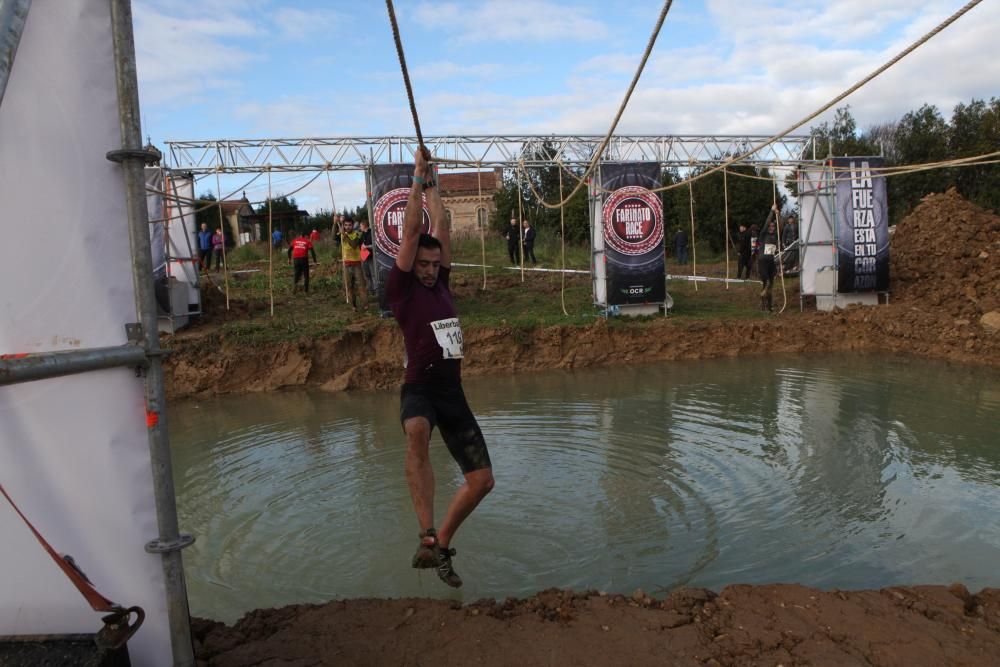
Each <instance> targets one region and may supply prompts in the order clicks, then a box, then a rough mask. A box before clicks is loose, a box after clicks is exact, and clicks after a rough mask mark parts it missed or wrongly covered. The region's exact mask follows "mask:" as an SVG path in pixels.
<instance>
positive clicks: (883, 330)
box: [166, 303, 1000, 399]
mask: <svg viewBox="0 0 1000 667" xmlns="http://www.w3.org/2000/svg"><path fill="white" fill-rule="evenodd" d="M465 333H466V341H467V347H466V349H467V350H469V352H468V356H467V357H466V359H465V362H464V364H463V373H464V374H465V375H466V376H471V375H482V374H488V373H514V372H518V373H521V372H525V371H536V370H547V369H558V368H584V367H589V366H601V365H607V364H618V363H622V362H625V363H638V362H647V361H669V360H676V359H710V358H715V357H727V356H729V357H733V356H742V355H750V354H766V353H780V352H792V353H807V352H830V351H845V350H853V351H873V350H883V351H888V352H905V353H912V354H917V355H921V356H927V357H934V358H941V359H947V360H952V361H959V362H969V363H978V364H988V365H992V366H998V367H1000V333H998V332H997V331H995V330H992V329H989V328H988V327H986V326H984V325H982V324H980V323H979V322H978V321H974V320H969V319H965V320H962V319H956V318H954V317H952V316H951V315H950V314H948V313H946V312H943V311H940V310H934V309H923V308H920V307H917V306H915V305H911V304H907V303H900V304H892V305H890V306H887V307H880V308H867V309H861V308H851V309H848V310H845V311H841V312H837V313H832V314H828V313H810V312H806V313H798V312H795V313H792V314H788V313H786V314H785V315H782V316H780V317H775V318H773V319H770V320H754V321H746V320H733V321H713V322H707V321H706V322H686V323H682V324H678V323H674V322H671V321H670V320H657V321H649V322H642V323H627V324H618V323H614V324H612V325H610V326H609V325H608V324H606V323H605V322H604V321H603V320H600V321H597V322H595V323H594V324H593V325H592V326H589V327H570V326H555V327H546V328H539V329H535V330H524V329H518V328H514V327H503V326H501V327H474V328H469V329H467V330H466V332H465ZM170 347H171V348H172V349H173V350H174V354H172V355H171V356H170V357H169V358H168V360H167V363H166V378H167V388H168V389H167V391H168V397H169V398H172V399H178V398H185V397H195V396H197V397H202V396H211V395H218V394H228V393H239V392H255V391H273V390H276V389H282V388H286V387H300V386H314V387H320V388H322V389H324V390H328V391H340V390H345V389H375V388H380V387H388V386H393V385H396V384H398V383H399V381H400V378H401V375H402V373H401V368H402V353H401V352H400V350H401V349H402V339H401V337H400V335H399V333H398V331H397V329H396V328H395V326H391V323H374V322H373V323H368V324H367V325H364V326H361V327H358V329H357V330H354V331H348V332H347V333H344V334H342V335H340V336H337V337H335V338H329V339H320V340H302V341H298V342H295V343H289V342H282V343H273V344H267V345H260V346H256V347H245V346H241V345H233V344H229V343H227V342H225V341H219V340H218V339H217V338H216V337H214V336H211V337H199V338H178V339H175V340H174V341H171V343H170Z"/></svg>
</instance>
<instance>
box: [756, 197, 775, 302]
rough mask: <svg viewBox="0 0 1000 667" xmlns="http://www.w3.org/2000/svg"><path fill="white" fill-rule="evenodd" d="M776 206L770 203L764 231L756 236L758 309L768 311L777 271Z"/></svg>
mask: <svg viewBox="0 0 1000 667" xmlns="http://www.w3.org/2000/svg"><path fill="white" fill-rule="evenodd" d="M777 217H778V207H777V206H774V205H772V206H771V212H770V213H769V214H768V216H767V222H765V223H764V231H763V232H761V234H760V236H759V237H757V245H758V247H759V248H760V255H759V259H758V260H757V261H758V266H757V270H758V271H759V273H760V282H761V285H762V287H761V290H760V309H761V310H767V311H770V310H772V309H773V298H772V290H773V288H774V276H775V274H776V273H777V272H778V266H777V263H776V261H775V260H776V257H777V255H778V224H777V222H776V220H777Z"/></svg>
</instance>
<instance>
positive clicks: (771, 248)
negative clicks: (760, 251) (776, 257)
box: [764, 243, 778, 255]
mask: <svg viewBox="0 0 1000 667" xmlns="http://www.w3.org/2000/svg"><path fill="white" fill-rule="evenodd" d="M776 252H778V246H776V245H775V244H773V243H765V244H764V254H765V255H773V254H774V253H776Z"/></svg>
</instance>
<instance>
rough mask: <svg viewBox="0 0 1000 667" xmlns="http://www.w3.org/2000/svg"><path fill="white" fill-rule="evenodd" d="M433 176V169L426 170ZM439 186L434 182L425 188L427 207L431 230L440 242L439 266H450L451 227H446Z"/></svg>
mask: <svg viewBox="0 0 1000 667" xmlns="http://www.w3.org/2000/svg"><path fill="white" fill-rule="evenodd" d="M428 172H429V174H430V177H431V178H434V170H433V169H430V170H428ZM439 190H440V188H439V187H438V184H437V183H436V182H435V184H434V187H432V188H427V208H428V210H429V212H430V214H431V232H432V233H433V234H434V238H436V239H437V240H438V241H440V242H441V266H443V267H445V268H446V269H450V268H451V229H449V228H448V214H447V213H446V212H445V210H444V202H443V201H441V193H440V192H439Z"/></svg>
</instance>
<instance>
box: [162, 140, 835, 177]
mask: <svg viewBox="0 0 1000 667" xmlns="http://www.w3.org/2000/svg"><path fill="white" fill-rule="evenodd" d="M768 139H770V137H767V136H756V135H732V136H724V135H686V136H680V135H678V136H670V135H664V136H653V135H627V136H615V137H613V138H612V139H611V142H610V143H609V144H608V147H607V149H606V150H605V152H604V156H603V159H604V160H606V161H612V162H659V163H660V164H661V165H662V166H664V167H678V168H686V167H693V166H700V165H717V164H721V163H722V162H724V161H725V160H726V159H728V158H729V157H731V156H734V155H741V154H743V153H745V152H747V151H749V150H750V149H751V148H753V147H754V146H757V145H760V144H762V143H764V142H765V141H767V140H768ZM603 140H604V137H602V136H596V135H555V134H552V135H508V136H492V135H491V136H486V135H467V136H449V137H424V142H425V143H426V145H427V147H428V148H430V149H431V152H433V153H434V155H436V156H439V157H441V158H446V159H449V160H458V161H462V162H467V163H468V164H469V166H479V167H483V168H493V167H511V166H515V165H518V164H520V163H521V162H522V161H523V162H524V165H525V166H526V167H544V166H550V165H552V164H556V163H562V164H564V165H566V166H568V167H581V166H586V165H588V164H590V162H591V160H592V159H593V157H594V153H595V151H597V149H598V147H599V146H600V144H601V142H602V141H603ZM166 144H167V155H166V158H165V159H166V164H167V166H168V167H169V168H171V169H175V170H179V171H187V172H191V173H195V174H199V173H200V174H204V173H211V172H216V171H221V172H223V173H229V174H237V173H255V172H260V171H263V170H265V169H270V170H271V171H272V172H296V171H323V170H332V171H349V170H358V169H365V168H367V167H369V166H372V165H375V164H391V163H393V162H409V161H411V160H412V159H413V153H414V151H415V150H416V149H417V138H416V137H331V138H307V139H217V140H211V141H168V142H166ZM815 152H816V146H815V140H814V139H813V138H812V137H809V136H802V135H794V136H792V135H790V136H786V137H783V138H781V139H779V140H777V141H775V142H773V143H771V144H768V145H767V146H765V147H764V148H762V149H760V150H759V151H757V152H756V153H754V154H753V155H751V156H750V157H748V158H747V159H746V160H743V161H741V163H742V164H750V165H754V166H770V165H774V164H782V163H795V162H799V161H800V160H802V159H803V158H809V159H815Z"/></svg>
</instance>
